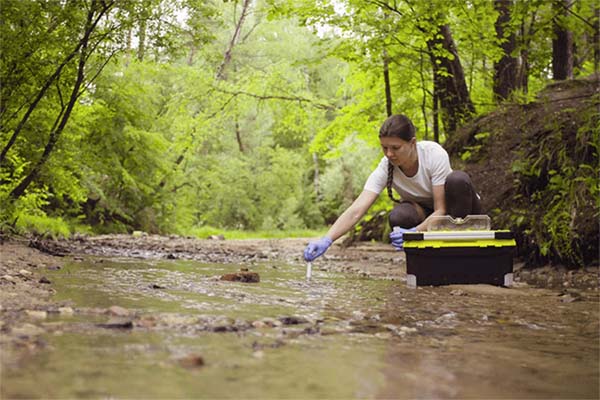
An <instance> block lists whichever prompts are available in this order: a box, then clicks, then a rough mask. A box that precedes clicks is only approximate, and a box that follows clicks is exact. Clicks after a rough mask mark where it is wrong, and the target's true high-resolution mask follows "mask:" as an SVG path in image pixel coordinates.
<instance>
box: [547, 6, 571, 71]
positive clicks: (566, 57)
mask: <svg viewBox="0 0 600 400" xmlns="http://www.w3.org/2000/svg"><path fill="white" fill-rule="evenodd" d="M571 5H572V2H571V0H554V2H553V9H554V11H555V17H554V37H553V38H552V77H553V79H554V80H565V79H572V78H573V33H572V32H571V31H570V30H569V28H568V26H567V21H566V19H567V15H568V10H569V8H570V7H571Z"/></svg>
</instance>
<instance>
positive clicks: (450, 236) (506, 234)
mask: <svg viewBox="0 0 600 400" xmlns="http://www.w3.org/2000/svg"><path fill="white" fill-rule="evenodd" d="M402 236H403V237H404V240H476V239H512V238H513V234H512V232H510V231H434V232H414V233H413V232H407V233H405V234H403V235H402Z"/></svg>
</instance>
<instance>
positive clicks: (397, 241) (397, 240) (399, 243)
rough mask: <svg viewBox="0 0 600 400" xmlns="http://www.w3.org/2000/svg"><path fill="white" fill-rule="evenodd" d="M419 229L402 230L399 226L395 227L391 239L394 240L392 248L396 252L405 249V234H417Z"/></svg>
mask: <svg viewBox="0 0 600 400" xmlns="http://www.w3.org/2000/svg"><path fill="white" fill-rule="evenodd" d="M416 231H417V228H416V227H414V228H409V229H405V228H400V227H399V226H395V227H394V230H393V231H392V233H390V239H392V246H394V247H395V248H396V250H398V251H400V250H402V248H404V234H405V233H406V232H416Z"/></svg>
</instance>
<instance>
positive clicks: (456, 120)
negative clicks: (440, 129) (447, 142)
mask: <svg viewBox="0 0 600 400" xmlns="http://www.w3.org/2000/svg"><path fill="white" fill-rule="evenodd" d="M427 47H428V49H429V55H430V58H431V63H432V66H433V68H434V71H435V77H436V80H437V83H438V84H439V86H438V94H439V101H440V105H441V108H442V110H443V113H442V121H443V122H444V127H445V129H446V132H447V134H449V133H452V132H454V131H455V130H456V129H457V128H458V126H459V125H460V124H461V123H462V122H464V121H465V120H466V119H468V118H469V117H470V116H471V115H473V114H474V113H475V106H474V105H473V103H472V102H471V98H470V96H469V89H468V88H467V84H466V81H465V74H464V71H463V68H462V65H461V63H460V58H459V57H458V52H457V51H456V46H455V44H454V39H453V38H452V33H451V32H450V27H449V26H448V25H447V24H445V25H442V26H440V27H439V31H438V33H437V34H436V35H435V37H434V38H433V39H430V40H428V41H427ZM445 52H447V53H450V55H451V56H450V57H448V56H446V55H445V54H444V53H445Z"/></svg>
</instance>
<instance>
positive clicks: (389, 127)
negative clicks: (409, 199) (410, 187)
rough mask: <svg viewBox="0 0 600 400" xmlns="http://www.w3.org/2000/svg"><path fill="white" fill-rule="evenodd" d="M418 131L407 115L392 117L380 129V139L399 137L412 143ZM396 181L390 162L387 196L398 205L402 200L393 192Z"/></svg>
mask: <svg viewBox="0 0 600 400" xmlns="http://www.w3.org/2000/svg"><path fill="white" fill-rule="evenodd" d="M415 133H416V129H415V126H414V125H413V123H412V121H411V120H410V118H408V117H407V116H406V115H402V114H397V115H392V116H390V117H388V119H386V120H385V121H384V122H383V124H382V125H381V129H379V137H380V138H381V137H397V138H400V139H402V140H405V141H407V142H408V141H410V140H411V139H412V138H414V137H415ZM393 180H394V166H393V165H392V163H391V162H390V161H388V176H387V185H386V186H387V194H388V196H389V198H390V199H391V200H392V201H393V202H396V203H400V202H401V200H398V199H395V198H394V193H393V192H392V182H393Z"/></svg>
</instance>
